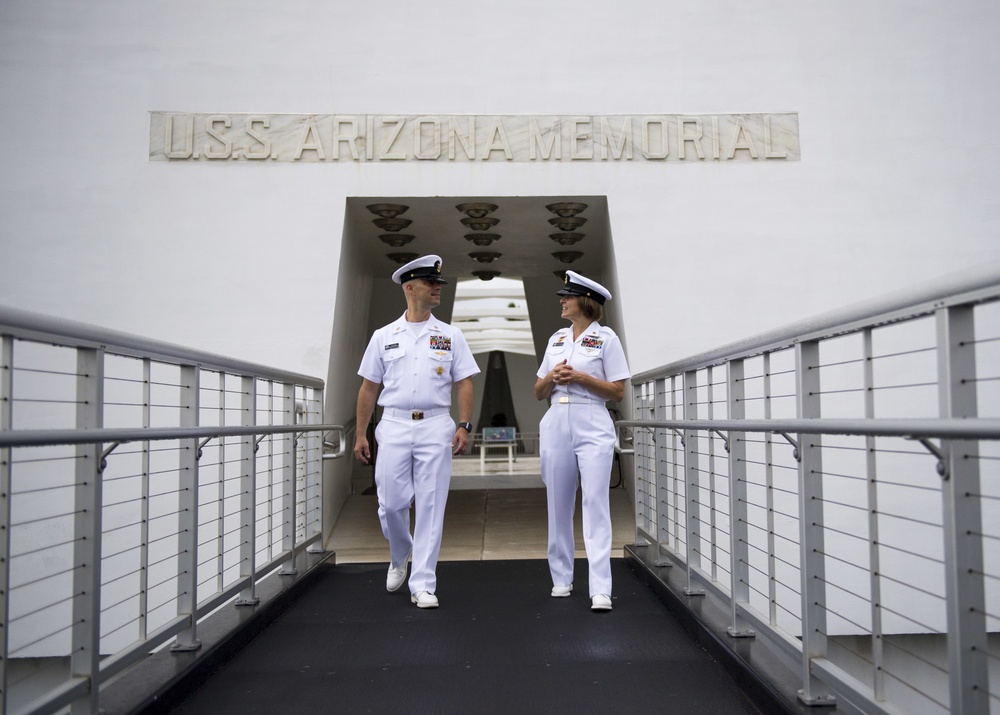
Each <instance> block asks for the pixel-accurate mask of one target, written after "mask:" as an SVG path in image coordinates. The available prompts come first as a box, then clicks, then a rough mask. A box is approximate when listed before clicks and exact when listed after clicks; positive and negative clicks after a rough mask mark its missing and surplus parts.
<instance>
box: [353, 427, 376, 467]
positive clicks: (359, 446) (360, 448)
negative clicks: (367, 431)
mask: <svg viewBox="0 0 1000 715" xmlns="http://www.w3.org/2000/svg"><path fill="white" fill-rule="evenodd" d="M354 458H355V459H357V460H358V461H359V462H361V463H362V464H368V462H369V461H370V460H371V458H372V453H371V450H370V449H369V448H368V438H367V437H365V436H364V435H363V434H358V436H357V439H355V440H354Z"/></svg>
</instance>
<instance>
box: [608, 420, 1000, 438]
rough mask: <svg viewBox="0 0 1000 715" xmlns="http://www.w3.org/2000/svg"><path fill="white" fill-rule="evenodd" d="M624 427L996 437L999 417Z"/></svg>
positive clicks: (666, 422)
mask: <svg viewBox="0 0 1000 715" xmlns="http://www.w3.org/2000/svg"><path fill="white" fill-rule="evenodd" d="M615 424H617V425H623V426H626V427H657V428H665V429H679V430H683V429H692V430H723V431H726V432H773V433H775V434H781V433H783V432H799V433H802V434H839V435H865V436H872V437H907V438H910V439H921V438H924V439H938V438H941V439H977V440H978V439H1000V419H977V420H975V421H972V420H965V419H957V418H937V419H934V418H929V419H873V420H848V419H819V418H816V419H781V420H777V419H775V420H619V421H617V422H616V423H615Z"/></svg>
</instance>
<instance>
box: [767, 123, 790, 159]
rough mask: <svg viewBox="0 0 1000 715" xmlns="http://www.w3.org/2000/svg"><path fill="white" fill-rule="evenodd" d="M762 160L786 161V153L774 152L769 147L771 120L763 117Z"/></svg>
mask: <svg viewBox="0 0 1000 715" xmlns="http://www.w3.org/2000/svg"><path fill="white" fill-rule="evenodd" d="M764 158H765V159H787V158H788V152H786V151H783V152H776V151H774V149H773V148H772V147H771V118H770V117H764Z"/></svg>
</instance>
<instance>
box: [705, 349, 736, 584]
mask: <svg viewBox="0 0 1000 715" xmlns="http://www.w3.org/2000/svg"><path fill="white" fill-rule="evenodd" d="M714 379H715V371H714V369H713V368H712V366H711V365H709V366H708V369H707V370H706V371H705V384H706V389H707V390H708V397H707V398H706V400H705V403H706V404H705V409H706V415H705V417H706V419H708V420H714V419H715V404H714V401H715V385H714V384H713V383H714ZM705 443H706V444H707V445H708V528H709V532H710V534H711V535H710V537H709V546H710V548H711V553H710V554H709V557H708V560H709V563H710V564H711V578H712V582H713V583H714V582H716V581H718V580H719V547H718V543H717V542H718V536H719V524H718V520H717V519H716V514H717V513H718V509H717V508H716V504H715V492H716V487H717V486H718V482H717V475H716V469H715V435H714V433H712V432H707V433H706V434H705ZM730 513H732V512H730ZM730 553H732V552H730Z"/></svg>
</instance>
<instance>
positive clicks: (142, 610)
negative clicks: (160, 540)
mask: <svg viewBox="0 0 1000 715" xmlns="http://www.w3.org/2000/svg"><path fill="white" fill-rule="evenodd" d="M152 385H153V380H152V361H151V360H150V359H149V358H143V361H142V426H143V429H149V428H150V427H152V426H153V420H152V416H151V413H152V405H153V400H152V393H153V388H152ZM140 462H141V468H140V472H141V476H140V480H141V485H140V487H139V489H140V492H141V498H140V500H139V574H138V576H139V586H138V589H139V594H138V609H139V623H138V630H139V640H146V636H147V635H148V633H149V471H150V468H149V441H148V440H146V441H144V442H143V443H142V455H141V457H140Z"/></svg>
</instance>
